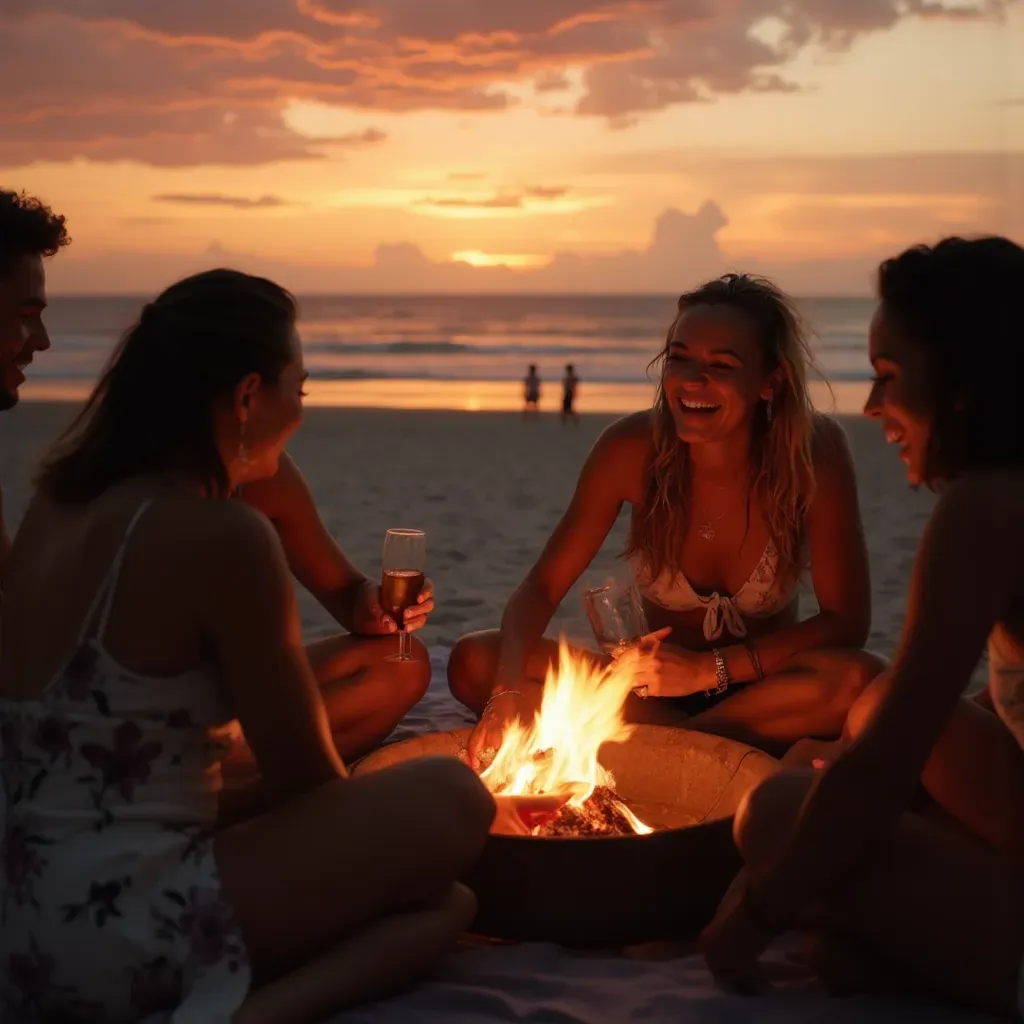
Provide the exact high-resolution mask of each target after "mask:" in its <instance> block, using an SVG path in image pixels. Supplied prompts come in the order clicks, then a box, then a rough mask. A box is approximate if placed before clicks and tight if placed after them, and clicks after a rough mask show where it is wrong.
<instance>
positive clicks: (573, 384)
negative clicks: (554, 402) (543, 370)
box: [562, 363, 580, 425]
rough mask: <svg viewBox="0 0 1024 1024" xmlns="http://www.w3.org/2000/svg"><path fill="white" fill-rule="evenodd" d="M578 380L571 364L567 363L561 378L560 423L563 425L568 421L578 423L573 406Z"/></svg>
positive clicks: (578, 419)
mask: <svg viewBox="0 0 1024 1024" xmlns="http://www.w3.org/2000/svg"><path fill="white" fill-rule="evenodd" d="M579 383H580V379H579V377H577V376H576V371H575V370H574V369H573V368H572V363H569V365H568V366H566V368H565V376H564V377H563V378H562V423H563V424H564V423H565V422H566V421H567V420H568V419H570V418H571V419H572V420H573V422H574V423H576V424H577V425H578V424H579V422H580V418H579V416H578V415H577V413H576V410H575V409H574V408H573V406H574V405H575V403H576V389H577V388H578V387H579Z"/></svg>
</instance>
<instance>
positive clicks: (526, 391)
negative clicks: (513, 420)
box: [523, 363, 540, 420]
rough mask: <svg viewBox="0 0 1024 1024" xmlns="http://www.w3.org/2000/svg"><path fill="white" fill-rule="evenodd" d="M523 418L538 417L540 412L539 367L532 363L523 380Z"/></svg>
mask: <svg viewBox="0 0 1024 1024" xmlns="http://www.w3.org/2000/svg"><path fill="white" fill-rule="evenodd" d="M523 400H524V403H525V404H524V405H523V419H524V420H526V419H536V418H537V415H538V413H539V409H538V405H539V403H540V377H538V376H537V367H536V366H535V365H534V364H533V363H531V364H530V368H529V370H528V371H527V374H526V377H525V378H524V380H523Z"/></svg>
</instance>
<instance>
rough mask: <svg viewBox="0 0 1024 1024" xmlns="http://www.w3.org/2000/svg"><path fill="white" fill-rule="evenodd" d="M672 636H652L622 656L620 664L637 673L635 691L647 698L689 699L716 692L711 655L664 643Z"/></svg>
mask: <svg viewBox="0 0 1024 1024" xmlns="http://www.w3.org/2000/svg"><path fill="white" fill-rule="evenodd" d="M668 632H669V630H664V629H663V630H659V631H658V632H657V633H651V634H650V636H648V637H644V639H643V640H642V641H641V642H640V645H639V646H638V647H634V648H632V649H631V650H628V651H626V652H624V653H623V654H621V655H619V657H618V661H619V663H620V664H624V665H629V666H630V667H631V668H632V670H633V690H634V691H637V690H640V691H641V693H642V694H643V695H644V696H646V697H687V696H689V695H690V694H691V693H700V692H702V691H703V690H710V689H713V688H714V687H715V686H716V685H717V678H716V675H715V664H714V660H713V659H712V657H711V655H710V654H707V653H698V652H696V651H688V650H686V649H685V648H684V647H676V646H675V645H674V644H666V643H662V642H661V639H662V637H663V636H664V635H667V633H668ZM642 687H646V690H643V689H641V688H642Z"/></svg>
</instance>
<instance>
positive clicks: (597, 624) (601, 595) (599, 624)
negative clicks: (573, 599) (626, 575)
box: [583, 581, 648, 656]
mask: <svg viewBox="0 0 1024 1024" xmlns="http://www.w3.org/2000/svg"><path fill="white" fill-rule="evenodd" d="M583 607H584V609H585V610H586V613H587V618H588V619H589V620H590V625H591V628H592V629H593V630H594V638H595V639H596V640H597V644H598V646H599V647H600V648H601V650H602V651H604V652H605V654H611V655H613V656H615V655H618V654H621V653H622V652H623V651H624V650H627V649H628V648H630V647H635V646H636V645H637V644H639V643H640V641H641V640H642V639H643V638H644V637H645V636H646V635H647V632H648V629H647V618H646V616H645V615H644V610H643V606H642V605H641V603H640V595H639V594H638V593H637V591H636V587H634V586H633V584H632V583H628V582H622V581H613V582H611V583H607V584H605V585H604V586H603V587H592V588H591V589H590V590H585V591H584V592H583Z"/></svg>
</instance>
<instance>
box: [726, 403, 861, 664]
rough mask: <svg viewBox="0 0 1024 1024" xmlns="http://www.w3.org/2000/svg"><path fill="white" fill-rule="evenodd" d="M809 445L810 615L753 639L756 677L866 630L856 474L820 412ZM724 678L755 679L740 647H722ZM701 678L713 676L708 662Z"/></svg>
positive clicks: (840, 438) (835, 427) (851, 643)
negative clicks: (812, 481)
mask: <svg viewBox="0 0 1024 1024" xmlns="http://www.w3.org/2000/svg"><path fill="white" fill-rule="evenodd" d="M818 422H819V426H818V433H817V436H816V438H815V447H814V472H815V477H816V481H817V487H816V490H815V494H814V498H813V500H812V501H811V505H810V508H809V509H808V512H807V537H808V541H809V544H810V568H811V578H812V580H813V583H814V594H815V597H816V598H817V601H818V607H819V609H820V610H819V611H818V613H817V614H816V615H813V616H811V617H810V618H809V619H805V620H804V621H803V622H798V623H797V624H796V625H793V626H787V627H785V628H783V629H780V630H778V631H777V632H774V633H769V634H767V635H765V636H761V637H758V639H757V640H756V641H754V642H753V643H754V646H755V648H756V650H757V656H758V660H759V661H760V664H761V670H762V672H763V674H764V675H771V674H772V673H773V672H776V671H778V670H779V669H780V668H782V666H783V665H785V664H786V662H788V661H789V660H790V659H791V658H792V657H793V656H794V655H796V654H799V653H800V652H801V651H808V650H812V649H814V648H818V647H848V648H860V647H863V646H864V644H865V642H866V641H867V638H868V630H869V629H870V627H871V581H870V578H869V573H868V550H867V544H866V542H865V540H864V527H863V525H862V524H861V518H860V504H859V501H858V498H857V479H856V475H855V472H854V468H853V459H852V457H851V456H850V448H849V444H848V443H847V440H846V434H845V433H844V432H843V429H842V427H841V426H840V425H839V424H838V423H836V422H835V421H834V420H831V419H827V418H825V417H821V418H820V419H819V421H818ZM722 656H723V658H724V659H725V664H726V668H727V670H728V672H729V677H730V678H731V679H733V680H735V681H736V682H748V681H752V680H755V679H756V678H757V674H756V672H755V670H754V666H753V664H752V663H751V659H750V655H749V654H748V652H747V648H746V647H745V646H744V645H743V644H734V645H732V646H730V647H727V648H725V649H724V650H723V651H722ZM708 660H709V677H710V679H711V680H714V675H715V672H714V663H713V661H712V660H710V658H709V659H708Z"/></svg>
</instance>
